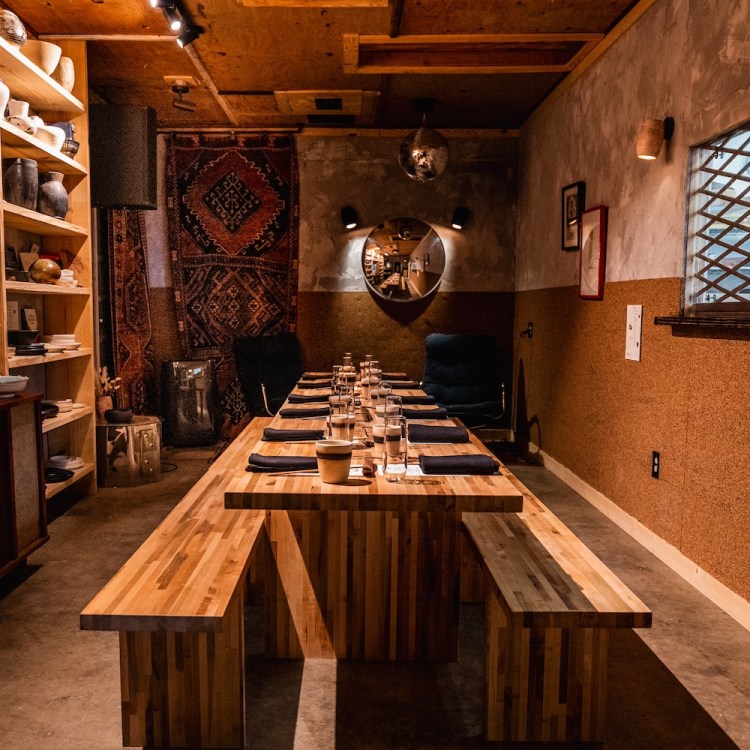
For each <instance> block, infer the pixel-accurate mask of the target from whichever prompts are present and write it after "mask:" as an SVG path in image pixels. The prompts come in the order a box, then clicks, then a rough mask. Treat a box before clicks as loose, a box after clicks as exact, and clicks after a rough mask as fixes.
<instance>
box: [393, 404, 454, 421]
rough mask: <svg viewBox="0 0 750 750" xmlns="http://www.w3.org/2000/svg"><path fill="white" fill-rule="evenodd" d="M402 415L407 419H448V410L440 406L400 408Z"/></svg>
mask: <svg viewBox="0 0 750 750" xmlns="http://www.w3.org/2000/svg"><path fill="white" fill-rule="evenodd" d="M402 412H403V415H404V416H405V417H406V418H407V419H448V411H447V410H446V409H444V408H443V407H442V406H437V407H435V408H434V409H407V408H406V407H404V408H403V409H402Z"/></svg>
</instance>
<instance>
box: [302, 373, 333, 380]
mask: <svg viewBox="0 0 750 750" xmlns="http://www.w3.org/2000/svg"><path fill="white" fill-rule="evenodd" d="M326 378H328V380H330V379H331V375H330V373H327V372H303V373H302V376H301V377H300V380H325V379H326Z"/></svg>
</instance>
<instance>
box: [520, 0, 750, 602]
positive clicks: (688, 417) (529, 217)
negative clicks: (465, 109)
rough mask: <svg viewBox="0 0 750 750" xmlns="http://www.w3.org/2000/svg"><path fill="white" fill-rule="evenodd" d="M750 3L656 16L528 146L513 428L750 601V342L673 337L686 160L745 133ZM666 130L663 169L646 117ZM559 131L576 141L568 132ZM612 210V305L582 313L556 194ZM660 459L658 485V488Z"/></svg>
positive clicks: (749, 111) (674, 1)
mask: <svg viewBox="0 0 750 750" xmlns="http://www.w3.org/2000/svg"><path fill="white" fill-rule="evenodd" d="M748 29H750V4H749V3H747V2H742V1H740V0H727V1H726V2H722V3H715V2H711V1H710V0H661V1H660V2H658V3H656V4H655V5H654V6H653V8H652V9H651V10H649V11H648V12H647V13H646V14H645V15H644V16H643V17H641V18H640V20H639V21H638V22H637V23H636V24H635V25H634V26H633V27H632V28H631V29H630V30H629V31H627V32H626V33H625V35H624V36H623V37H622V38H621V39H620V40H619V41H618V42H616V43H615V44H614V45H613V46H612V47H611V48H610V49H609V50H608V51H607V52H606V53H605V54H604V55H603V56H602V57H601V58H600V60H599V61H598V62H597V63H596V64H595V65H594V66H593V67H592V68H591V69H589V70H588V71H587V72H586V73H584V75H583V76H582V77H581V78H580V79H579V80H578V81H576V83H575V84H574V85H573V86H572V87H571V88H570V89H569V90H567V91H566V92H565V93H564V94H563V95H562V96H561V97H559V98H557V99H554V100H553V101H551V102H550V103H548V104H546V105H542V107H541V108H540V110H538V111H537V112H536V113H535V114H534V115H533V116H532V118H531V119H530V121H529V122H528V123H527V125H526V126H525V128H524V130H523V131H522V134H521V161H520V184H519V198H518V206H519V208H518V211H519V221H518V226H517V238H518V239H517V248H518V253H517V257H516V268H517V277H516V281H517V289H518V293H517V296H516V328H521V327H525V326H526V324H527V322H528V321H533V322H534V338H533V339H532V340H531V341H529V340H526V339H519V340H517V344H516V373H517V382H516V387H517V395H518V397H519V398H518V404H517V420H518V422H517V428H518V429H520V431H521V432H528V433H529V434H530V437H531V440H532V441H533V442H534V443H537V444H539V445H541V446H542V448H543V449H544V450H545V451H546V452H548V453H549V454H550V455H551V456H552V457H554V458H555V459H556V460H558V461H560V462H561V463H562V464H563V465H564V466H565V467H566V468H568V469H570V470H571V471H572V472H574V473H575V474H576V475H578V476H579V477H580V478H581V479H583V480H584V481H585V482H587V483H588V484H590V485H591V486H593V487H594V488H595V489H597V490H599V491H600V492H602V493H603V494H604V495H605V496H607V497H608V498H609V499H611V500H612V501H613V502H615V503H616V504H617V505H618V506H620V507H621V508H622V509H624V510H625V511H626V512H627V513H629V514H631V515H632V516H634V517H635V518H636V519H637V520H638V521H640V522H642V523H643V524H645V525H646V526H647V527H648V528H649V529H651V530H652V531H653V532H655V533H656V534H658V535H659V536H661V537H662V538H664V539H665V540H667V541H668V542H670V543H671V544H673V545H674V546H675V547H677V548H678V549H679V550H680V551H681V552H682V553H683V554H685V555H686V556H687V557H688V558H689V559H690V560H693V561H694V562H695V563H697V564H698V565H700V566H701V567H703V568H704V569H706V570H707V571H708V572H709V573H710V574H711V575H713V576H714V577H715V578H717V579H718V580H719V581H721V582H723V583H724V584H726V585H727V586H729V587H730V588H731V589H733V590H734V591H735V592H737V593H738V594H739V595H740V596H742V597H744V598H745V599H750V583H748V576H747V570H748V569H750V544H749V542H750V506H748V503H747V498H748V497H750V479H748V477H750V441H749V440H748V438H750V435H749V434H748V429H749V428H748V424H750V414H749V413H748V411H749V410H748V407H747V399H746V398H744V396H743V395H742V392H743V384H744V383H746V382H747V378H748V375H749V374H750V339H748V337H747V336H746V335H744V334H742V333H736V332H735V333H723V334H719V333H716V332H715V331H714V332H710V331H705V330H704V331H699V332H697V333H696V334H693V335H673V334H672V331H671V329H670V328H669V327H656V326H654V323H653V321H654V316H657V315H676V314H678V312H679V309H680V295H681V288H680V287H681V278H680V276H681V273H682V266H683V253H684V243H685V184H686V175H687V165H688V149H689V146H690V145H691V144H694V143H696V142H699V141H701V140H705V139H707V138H710V137H711V136H714V135H718V134H719V133H721V132H722V131H725V130H727V129H729V128H731V127H732V126H734V125H737V124H739V123H741V122H743V121H746V120H747V119H748V118H750V96H749V94H750V72H749V71H750V36H749V32H748ZM666 115H671V116H673V117H674V118H675V121H676V130H675V136H674V139H673V140H672V142H671V143H670V144H669V146H668V148H667V149H666V150H665V151H663V152H662V154H661V155H660V157H659V158H658V159H657V160H656V161H655V162H650V163H649V162H642V161H640V160H638V159H637V158H636V157H635V139H636V134H637V130H638V126H639V124H640V121H641V120H642V119H644V118H646V117H664V116H666ZM561 123H564V124H565V127H561ZM576 180H583V181H585V182H586V187H587V201H586V202H587V205H589V206H593V205H595V204H605V205H607V206H609V231H608V247H607V262H606V280H607V283H606V285H605V291H604V300H603V301H582V300H580V299H579V298H578V290H577V286H576V284H577V274H578V270H577V269H578V262H579V254H578V253H577V252H572V253H566V252H562V251H561V250H560V226H559V224H560V188H561V187H562V186H564V185H566V184H568V183H571V182H574V181H576ZM628 304H642V305H644V315H643V321H644V322H643V348H642V352H643V358H642V361H641V362H632V361H626V360H625V329H626V306H627V305H628ZM652 450H657V451H660V452H661V459H662V467H661V470H662V474H661V478H660V479H659V480H654V479H652V478H651V476H650V461H651V452H652Z"/></svg>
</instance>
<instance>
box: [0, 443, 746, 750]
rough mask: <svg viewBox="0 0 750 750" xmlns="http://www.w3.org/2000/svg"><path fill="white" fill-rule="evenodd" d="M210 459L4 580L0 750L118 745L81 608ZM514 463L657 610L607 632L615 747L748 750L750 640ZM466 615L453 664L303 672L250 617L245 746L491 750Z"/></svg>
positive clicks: (75, 514) (76, 517)
mask: <svg viewBox="0 0 750 750" xmlns="http://www.w3.org/2000/svg"><path fill="white" fill-rule="evenodd" d="M207 455H209V454H208V453H206V452H202V451H191V452H185V451H183V452H177V451H173V452H170V453H167V454H165V456H164V457H163V460H164V461H173V462H174V463H175V464H177V466H178V470H177V471H174V472H172V473H165V474H163V478H162V481H161V482H160V483H159V484H157V485H153V486H151V487H141V488H136V489H127V490H125V489H122V490H102V491H100V493H99V494H98V495H97V496H96V497H91V498H87V499H85V500H83V501H80V502H78V503H77V504H75V505H72V506H71V507H69V508H67V509H60V510H64V511H65V512H63V513H61V514H60V515H59V517H58V518H56V519H55V520H54V521H52V523H51V524H50V534H51V537H52V539H51V541H50V542H49V543H48V544H47V545H46V546H45V547H43V548H42V549H40V550H39V551H38V552H37V553H35V554H34V555H33V556H32V557H31V558H30V560H29V565H28V567H27V569H26V570H25V572H23V573H22V574H20V575H14V576H12V577H10V578H7V579H5V580H4V581H3V582H2V583H0V748H2V749H3V750H5V749H8V750H47V749H49V750H110V749H113V750H114V749H115V748H119V747H121V740H120V718H119V717H120V713H119V711H120V706H119V674H118V659H117V636H116V635H115V634H112V633H92V632H82V631H80V630H79V629H78V613H79V611H80V610H81V609H82V608H83V606H84V605H85V604H86V603H87V602H88V600H89V599H90V598H91V597H92V596H93V595H94V594H95V593H96V592H97V591H98V590H99V588H100V587H101V586H102V585H103V584H104V583H105V582H106V581H107V580H108V579H109V578H110V577H111V575H112V574H113V573H114V572H115V571H116V570H117V568H118V567H119V566H120V565H121V564H122V562H123V561H124V560H125V559H126V558H127V557H128V556H129V555H130V554H131V552H132V551H133V550H134V549H135V548H136V547H137V546H138V545H139V544H140V543H141V541H142V540H143V539H144V538H145V537H146V536H147V535H148V534H149V533H150V531H151V530H152V529H153V528H154V526H155V525H156V524H157V523H158V521H159V520H160V519H161V518H163V517H164V516H165V515H166V514H167V513H168V512H169V510H170V508H171V507H172V506H173V505H174V504H175V502H177V500H179V498H180V497H182V495H183V494H184V493H185V492H186V491H187V489H188V488H189V487H190V486H191V484H192V483H193V482H194V481H195V480H196V479H197V478H198V477H199V476H200V474H201V473H202V472H203V471H205V468H206V465H207V461H206V456H207ZM511 468H512V469H513V470H514V471H515V472H516V473H517V475H518V476H519V477H520V478H521V480H522V481H523V482H525V483H526V484H527V485H528V486H529V488H530V489H531V490H532V491H534V492H535V493H536V494H538V495H539V496H540V497H541V499H542V500H543V501H544V502H545V503H546V504H547V505H548V506H549V507H550V508H552V509H553V510H554V511H555V513H557V514H558V515H559V516H560V517H561V518H562V519H563V520H564V521H565V522H566V523H567V524H568V525H569V526H570V527H571V528H572V529H574V531H575V532H576V533H577V534H578V535H579V536H580V537H581V539H583V541H584V542H585V543H586V544H587V545H588V546H589V547H590V548H591V549H592V550H593V551H594V552H595V553H596V554H598V555H599V556H600V557H601V558H602V559H603V560H604V561H605V562H606V563H607V564H608V565H609V566H610V567H611V568H612V569H613V570H614V571H615V572H616V573H617V574H618V575H619V576H620V577H621V578H622V579H623V580H624V581H625V582H626V583H627V584H628V585H629V586H631V588H633V590H634V591H635V592H636V593H637V594H638V595H639V596H640V597H641V598H642V599H643V600H644V601H645V602H646V603H647V604H648V605H649V606H650V607H651V608H652V609H653V611H654V627H653V628H652V629H651V630H647V631H637V633H636V632H633V631H627V632H617V633H616V634H615V635H614V637H613V643H612V648H611V658H610V679H609V698H608V700H609V703H608V706H609V714H608V730H607V741H606V747H607V748H608V749H612V750H635V749H636V748H637V749H638V750H645V749H648V750H650V749H652V748H653V749H654V750H657V749H658V750H693V749H694V750H724V749H725V748H726V749H727V750H728V749H729V748H735V747H740V748H748V750H750V632H748V631H747V630H745V629H743V628H742V627H740V626H739V625H738V624H737V623H736V622H735V621H734V620H732V619H731V618H729V617H728V616H727V615H725V614H724V613H723V612H721V610H719V609H717V608H716V607H714V606H713V605H712V604H710V603H709V602H708V601H707V600H706V599H705V598H704V597H702V596H701V595H699V594H697V593H696V592H695V591H694V590H693V589H692V588H691V587H690V586H689V585H688V584H686V583H685V582H684V581H683V580H682V579H681V578H679V577H678V576H676V575H675V574H673V573H672V572H671V571H670V570H668V569H667V568H666V567H665V566H664V565H662V564H661V563H660V562H659V561H658V560H656V559H655V558H654V557H653V556H652V555H650V554H649V553H648V552H646V550H645V549H643V548H642V547H640V546H639V545H638V544H637V543H635V542H633V541H632V540H631V539H630V538H629V537H628V536H627V535H625V534H624V533H623V532H621V531H620V530H619V529H617V528H616V527H615V526H613V525H612V523H611V522H609V521H608V520H607V519H606V518H604V517H603V516H602V515H601V514H600V513H598V512H597V511H596V510H594V509H593V508H592V507H591V506H589V505H588V504H587V503H586V502H585V501H583V500H582V499H581V498H580V497H579V496H578V495H576V494H575V493H573V492H572V491H571V490H570V489H568V488H567V487H566V486H565V485H564V484H562V483H561V482H560V481H558V480H557V479H556V478H555V477H554V476H552V475H551V474H550V473H549V472H548V471H547V470H546V469H543V468H541V467H535V466H517V467H511ZM53 507H54V506H53ZM461 617H462V627H461V659H460V660H459V662H457V663H455V664H447V665H446V664H444V665H438V666H425V665H392V664H373V663H368V664H353V663H344V662H342V663H335V662H326V661H308V662H305V663H302V662H284V661H273V660H267V659H265V658H264V657H263V654H262V648H263V647H262V622H263V615H262V610H261V609H260V608H258V607H252V608H248V611H247V618H246V619H247V638H248V658H247V692H248V696H247V702H248V707H247V715H248V746H249V747H253V748H263V749H265V748H267V749H268V750H271V748H273V750H287V749H291V748H296V749H303V748H304V749H308V748H309V749H311V750H312V749H314V750H318V749H319V748H320V749H330V748H346V749H348V748H358V749H360V748H361V749H362V750H366V749H371V748H372V749H375V748H389V749H390V750H395V749H396V748H405V749H406V748H408V749H416V748H445V749H446V750H447V749H449V748H464V747H467V748H468V747H485V746H489V745H487V743H484V742H483V741H482V738H481V725H482V706H481V681H482V672H483V661H482V660H483V656H482V653H483V648H484V646H483V613H482V608H481V606H478V605H469V606H464V607H463V608H462V612H461ZM493 747H500V746H499V745H493ZM525 747H526V748H528V750H532V748H531V747H530V746H528V745H527V746H525Z"/></svg>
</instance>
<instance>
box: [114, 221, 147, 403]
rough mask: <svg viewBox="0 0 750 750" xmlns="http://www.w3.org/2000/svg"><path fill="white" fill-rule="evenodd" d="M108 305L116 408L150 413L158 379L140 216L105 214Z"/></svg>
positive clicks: (144, 246) (143, 228) (144, 230)
mask: <svg viewBox="0 0 750 750" xmlns="http://www.w3.org/2000/svg"><path fill="white" fill-rule="evenodd" d="M107 219H108V231H109V243H108V245H109V264H110V300H111V307H112V334H113V345H112V349H113V355H114V365H115V373H116V374H117V375H118V376H119V377H121V378H122V384H121V385H122V387H121V389H120V391H119V392H118V405H119V406H120V407H121V408H130V409H132V410H133V411H134V412H135V413H136V414H154V413H156V412H155V409H156V384H157V380H156V378H157V374H156V366H155V364H154V356H153V347H152V342H151V313H150V310H149V304H148V275H147V272H146V228H145V226H144V221H143V212H142V211H129V210H127V209H113V210H111V211H109V212H108V217H107Z"/></svg>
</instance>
